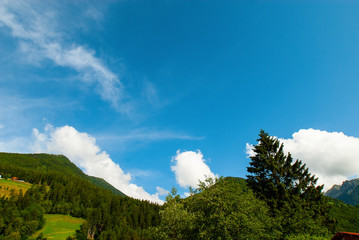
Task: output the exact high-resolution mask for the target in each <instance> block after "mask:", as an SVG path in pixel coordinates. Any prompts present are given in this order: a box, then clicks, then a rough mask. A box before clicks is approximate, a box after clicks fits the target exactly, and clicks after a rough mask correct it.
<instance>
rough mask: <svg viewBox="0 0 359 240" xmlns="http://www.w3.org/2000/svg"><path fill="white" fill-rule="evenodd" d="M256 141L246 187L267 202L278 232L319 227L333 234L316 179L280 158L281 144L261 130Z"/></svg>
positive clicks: (295, 163) (286, 157) (300, 165)
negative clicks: (280, 230) (277, 225)
mask: <svg viewBox="0 0 359 240" xmlns="http://www.w3.org/2000/svg"><path fill="white" fill-rule="evenodd" d="M257 141H258V144H257V145H256V146H255V147H254V149H253V151H254V155H253V156H251V162H250V166H249V167H248V168H247V170H248V172H249V173H250V175H247V184H248V186H249V187H250V188H251V189H252V190H253V191H254V192H255V193H256V194H257V196H258V197H259V198H260V199H262V200H265V201H266V202H267V204H268V206H269V208H270V209H271V213H272V215H273V216H275V217H279V218H280V220H279V221H281V222H282V231H284V232H286V234H293V233H302V232H305V233H308V232H312V231H319V229H323V227H324V228H325V229H329V230H330V231H334V228H335V225H334V221H333V220H331V219H330V217H329V207H328V204H327V201H326V199H325V197H324V196H323V194H322V189H323V185H321V186H316V183H317V180H318V179H317V178H315V176H314V175H312V174H311V173H310V172H309V170H308V168H307V167H306V165H305V164H303V163H302V161H300V160H295V161H293V158H292V156H291V154H290V153H288V154H287V155H286V154H284V151H283V144H281V143H280V142H279V140H278V139H276V138H275V137H271V136H269V134H268V133H266V132H265V131H263V130H261V131H260V134H259V139H257ZM325 229H324V230H325Z"/></svg>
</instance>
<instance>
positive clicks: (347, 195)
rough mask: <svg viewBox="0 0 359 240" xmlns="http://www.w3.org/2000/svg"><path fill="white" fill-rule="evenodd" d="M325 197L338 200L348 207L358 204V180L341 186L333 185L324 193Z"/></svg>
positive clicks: (346, 182)
mask: <svg viewBox="0 0 359 240" xmlns="http://www.w3.org/2000/svg"><path fill="white" fill-rule="evenodd" d="M325 195H326V196H329V197H332V198H335V199H339V200H341V201H343V202H345V203H347V204H350V205H353V206H355V205H358V204H359V179H352V180H349V181H345V182H343V184H342V185H334V186H333V187H332V188H331V189H329V190H328V191H327V192H326V193H325Z"/></svg>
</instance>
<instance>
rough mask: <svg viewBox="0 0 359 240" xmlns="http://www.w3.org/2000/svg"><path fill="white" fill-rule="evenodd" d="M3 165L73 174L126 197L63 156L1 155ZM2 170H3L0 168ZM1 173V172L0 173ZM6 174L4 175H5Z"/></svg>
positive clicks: (0, 160)
mask: <svg viewBox="0 0 359 240" xmlns="http://www.w3.org/2000/svg"><path fill="white" fill-rule="evenodd" d="M1 164H6V165H14V166H16V167H20V168H25V169H32V170H36V171H38V172H45V173H49V172H62V173H65V174H72V175H75V176H77V177H80V178H83V179H86V180H88V181H90V182H91V183H93V184H95V185H96V186H100V187H102V188H105V189H108V190H110V191H111V192H113V193H114V194H116V195H119V196H126V195H125V194H124V193H122V192H121V191H120V190H118V189H116V188H115V187H113V186H112V185H111V184H109V183H108V182H106V181H105V180H104V179H102V178H97V177H93V176H88V175H86V174H85V173H83V172H82V170H81V169H79V168H78V167H77V166H76V165H75V164H73V163H72V162H71V161H70V160H69V159H68V158H67V157H65V156H63V155H54V154H44V153H42V154H20V153H0V166H1ZM0 170H1V168H0ZM0 173H1V172H0ZM3 174H4V173H3Z"/></svg>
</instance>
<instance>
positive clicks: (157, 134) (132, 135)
mask: <svg viewBox="0 0 359 240" xmlns="http://www.w3.org/2000/svg"><path fill="white" fill-rule="evenodd" d="M98 139H101V140H108V141H119V142H129V141H161V140H169V139H180V140H203V139H204V137H197V136H192V135H189V134H186V133H180V132H174V131H170V130H157V129H147V128H140V129H135V130H131V131H128V132H127V133H124V134H122V135H100V136H99V137H98Z"/></svg>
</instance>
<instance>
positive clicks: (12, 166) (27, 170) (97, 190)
mask: <svg viewBox="0 0 359 240" xmlns="http://www.w3.org/2000/svg"><path fill="white" fill-rule="evenodd" d="M17 157H19V158H20V159H21V160H22V161H24V162H25V163H24V162H22V163H21V161H19V160H18V159H17ZM12 158H13V160H14V161H11V159H12ZM4 159H5V160H4ZM32 161H34V162H35V163H34V162H32ZM39 162H42V163H44V164H43V165H38V164H39ZM57 162H58V166H57ZM42 163H41V164H42ZM17 164H18V165H17ZM53 166H54V167H53ZM68 166H69V167H68ZM76 169H77V168H76V166H74V165H73V164H72V163H71V162H70V163H69V161H68V159H67V158H65V157H63V156H57V155H47V154H29V155H28V154H0V172H1V173H7V174H9V175H12V176H17V177H19V178H20V179H23V180H26V181H28V182H30V183H33V184H34V186H37V188H38V189H39V191H30V190H29V191H27V192H26V194H25V195H24V196H23V197H17V198H16V197H12V198H10V199H3V201H4V202H6V204H10V205H11V204H15V206H16V208H15V209H14V211H11V212H10V213H9V214H11V219H13V220H12V222H11V223H9V222H6V221H5V220H4V219H3V220H1V217H0V227H1V225H5V226H7V227H6V229H8V228H10V227H11V228H13V229H15V228H14V226H17V224H20V225H21V226H23V227H22V228H21V229H19V230H17V229H15V230H16V231H8V230H6V231H5V230H4V231H3V232H1V233H0V239H1V236H7V237H9V234H10V232H11V234H15V233H17V232H18V233H19V234H20V235H21V236H29V234H30V232H32V230H33V229H34V228H35V226H40V225H36V224H35V222H31V218H29V216H30V215H32V216H38V215H39V213H38V212H36V209H41V211H42V215H43V213H44V212H45V213H50V214H51V213H54V214H55V213H56V214H69V215H71V216H73V217H80V218H84V219H86V220H87V222H86V223H85V224H84V225H83V226H82V228H81V231H78V232H77V233H76V236H75V238H76V239H86V238H87V237H94V238H95V239H99V238H101V239H106V238H107V236H116V238H117V239H146V236H145V231H144V229H146V228H148V227H152V226H156V225H158V223H159V215H158V211H159V208H160V207H159V206H158V205H156V204H151V203H149V202H147V201H140V200H135V199H132V198H129V197H123V196H118V195H114V194H113V193H112V191H111V190H108V189H105V188H103V187H100V186H98V185H99V184H97V185H95V184H94V183H92V182H90V181H89V180H88V178H86V177H84V175H85V174H83V173H82V171H81V170H79V169H78V170H76ZM80 172H81V173H80ZM85 176H86V175H85ZM98 180H99V179H97V180H96V181H98ZM100 181H101V180H100ZM37 184H41V185H40V186H38V185H37ZM34 206H35V207H34ZM8 209H12V208H8ZM4 211H5V210H4V208H2V209H0V213H3V212H4ZM0 216H2V214H0ZM28 218H29V222H28V223H27V222H26V223H27V224H24V221H25V220H26V221H27V219H28ZM4 221H5V222H4ZM2 223H4V224H2ZM39 223H40V222H39ZM9 226H10V227H9ZM3 228H4V229H5V227H3ZM101 235H102V237H101ZM13 239H16V236H13Z"/></svg>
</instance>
